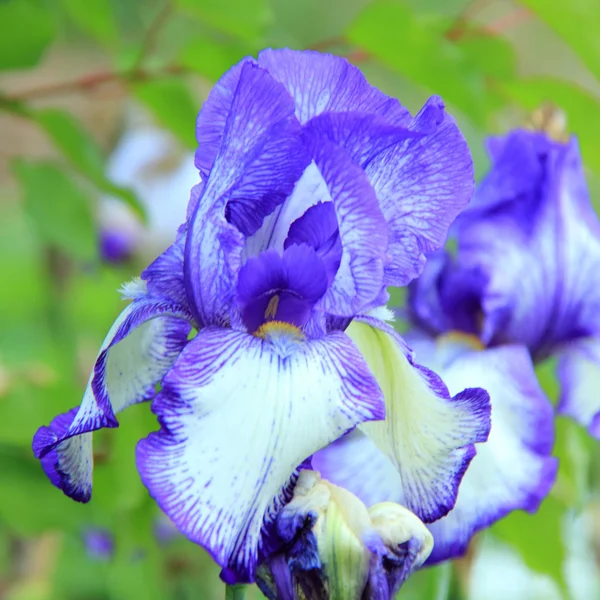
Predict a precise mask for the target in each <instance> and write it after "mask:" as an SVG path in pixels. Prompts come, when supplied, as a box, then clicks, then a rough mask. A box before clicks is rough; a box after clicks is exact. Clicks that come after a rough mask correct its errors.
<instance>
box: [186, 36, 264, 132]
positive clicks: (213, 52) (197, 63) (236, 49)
mask: <svg viewBox="0 0 600 600" xmlns="http://www.w3.org/2000/svg"><path fill="white" fill-rule="evenodd" d="M251 53H252V51H251V49H250V48H248V47H247V46H245V45H242V44H229V43H228V44H223V43H218V42H213V41H212V40H210V39H208V38H206V37H204V36H203V37H198V38H196V39H194V40H193V41H192V42H190V43H189V44H187V45H186V46H184V48H183V49H182V50H181V53H180V54H179V59H178V62H179V64H180V65H181V66H183V67H186V68H187V69H190V70H192V71H195V72H196V73H200V75H203V76H204V77H206V78H207V79H209V80H210V81H217V79H219V77H221V75H223V73H225V71H227V70H229V69H230V68H231V67H232V66H233V65H235V64H236V63H238V62H239V61H240V60H241V59H242V58H244V56H247V55H249V54H251ZM188 126H189V124H188Z"/></svg>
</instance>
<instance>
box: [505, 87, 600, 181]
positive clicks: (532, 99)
mask: <svg viewBox="0 0 600 600" xmlns="http://www.w3.org/2000/svg"><path fill="white" fill-rule="evenodd" d="M502 90H503V91H504V93H505V94H506V95H507V96H508V97H509V98H510V99H511V100H513V101H514V102H516V103H518V104H520V105H521V106H522V107H523V108H525V109H526V110H527V111H533V110H535V109H536V108H539V107H540V106H541V105H542V104H543V103H544V102H551V103H552V104H555V105H556V106H558V107H559V108H561V109H562V110H564V111H565V114H566V116H567V127H568V130H569V131H570V132H572V133H574V134H576V135H577V137H578V138H579V144H580V147H581V152H582V155H583V159H584V162H585V163H586V164H587V165H589V166H590V167H591V168H592V169H594V170H595V171H597V172H600V146H598V139H600V119H596V118H594V116H595V115H597V114H599V113H600V100H598V98H595V97H594V96H592V95H591V94H589V93H587V92H586V91H584V90H582V89H581V88H579V87H577V86H576V85H574V84H572V83H568V82H566V81H561V80H559V79H551V78H546V77H535V78H530V79H522V80H517V81H513V82H510V83H505V84H502Z"/></svg>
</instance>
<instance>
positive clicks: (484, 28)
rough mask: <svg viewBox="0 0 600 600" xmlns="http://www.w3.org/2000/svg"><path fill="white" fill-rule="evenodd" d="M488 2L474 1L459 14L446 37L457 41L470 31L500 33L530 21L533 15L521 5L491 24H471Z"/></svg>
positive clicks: (490, 33) (488, 33)
mask: <svg viewBox="0 0 600 600" xmlns="http://www.w3.org/2000/svg"><path fill="white" fill-rule="evenodd" d="M487 4H489V2H474V3H473V4H470V5H469V6H468V7H467V8H466V9H465V10H464V11H463V12H462V13H461V14H460V15H458V17H457V18H456V21H455V22H454V24H453V25H452V27H450V29H448V31H447V32H446V38H447V39H448V40H450V41H452V42H456V41H458V40H460V39H461V38H463V37H464V36H465V35H466V34H468V33H483V34H486V35H500V34H501V33H502V32H503V31H506V30H507V29H511V28H512V27H514V26H515V25H519V24H520V23H524V22H525V21H528V20H529V19H530V18H531V16H532V15H533V13H532V12H531V11H530V10H529V9H528V8H526V7H524V6H521V7H519V8H517V9H515V10H513V11H511V12H509V13H507V14H505V15H504V16H503V17H502V18H500V19H497V20H496V21H493V22H492V23H490V24H489V25H481V26H475V27H473V26H472V25H471V19H472V18H473V16H474V15H476V14H477V13H478V12H479V11H480V10H481V9H482V8H483V7H484V6H486V5H487Z"/></svg>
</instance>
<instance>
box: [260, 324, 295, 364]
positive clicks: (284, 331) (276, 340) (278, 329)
mask: <svg viewBox="0 0 600 600" xmlns="http://www.w3.org/2000/svg"><path fill="white" fill-rule="evenodd" d="M254 335H255V336H256V337H258V338H261V339H262V340H264V341H265V342H267V343H269V344H270V345H271V347H272V348H273V350H274V351H275V352H276V353H277V354H279V356H280V357H281V358H283V359H286V358H287V357H288V356H291V355H292V354H294V353H295V352H296V351H297V350H299V349H300V346H301V344H302V342H304V340H305V339H306V337H305V335H304V334H303V333H302V331H300V329H299V328H298V327H296V326H295V325H292V324H291V323H286V322H285V321H267V322H266V323H263V324H262V325H261V326H260V327H259V328H258V329H257V330H256V331H255V332H254Z"/></svg>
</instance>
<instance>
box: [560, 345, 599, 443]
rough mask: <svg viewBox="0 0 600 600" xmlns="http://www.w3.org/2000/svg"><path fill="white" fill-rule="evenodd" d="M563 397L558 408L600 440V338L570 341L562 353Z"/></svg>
mask: <svg viewBox="0 0 600 600" xmlns="http://www.w3.org/2000/svg"><path fill="white" fill-rule="evenodd" d="M558 378H559V380H560V385H561V396H560V400H559V403H558V407H557V410H558V412H559V413H561V414H563V415H567V416H569V417H571V418H573V419H574V420H575V421H577V422H578V423H579V424H580V425H583V427H586V428H587V430H588V431H589V432H590V434H591V435H593V436H594V437H595V438H597V439H600V394H599V393H598V390H600V339H599V338H585V339H580V340H577V341H574V342H570V343H569V344H566V345H565V346H564V347H563V348H562V349H561V350H560V352H559V354H558Z"/></svg>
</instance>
